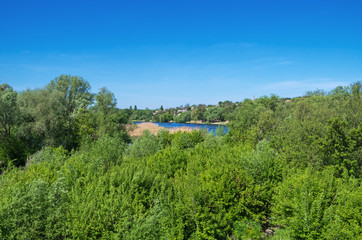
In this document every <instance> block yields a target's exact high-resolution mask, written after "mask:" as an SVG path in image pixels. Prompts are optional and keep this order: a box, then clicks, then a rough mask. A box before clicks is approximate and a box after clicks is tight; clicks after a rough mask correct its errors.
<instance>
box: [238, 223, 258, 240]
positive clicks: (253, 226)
mask: <svg viewBox="0 0 362 240" xmlns="http://www.w3.org/2000/svg"><path fill="white" fill-rule="evenodd" d="M261 230H262V228H261V226H260V224H259V223H257V222H255V221H252V220H248V219H244V220H243V221H236V222H235V223H234V232H233V236H234V237H235V238H236V239H259V238H260V237H261Z"/></svg>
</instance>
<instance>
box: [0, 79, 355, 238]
mask: <svg viewBox="0 0 362 240" xmlns="http://www.w3.org/2000/svg"><path fill="white" fill-rule="evenodd" d="M361 90H362V88H361V83H360V82H357V83H355V84H352V85H350V86H348V87H337V88H336V89H334V90H333V91H331V92H328V93H326V92H324V91H315V92H308V93H307V94H306V96H303V97H299V98H293V99H290V100H286V99H281V98H279V97H277V96H275V95H271V96H270V97H261V98H258V99H255V100H254V101H252V100H248V99H245V100H244V101H243V102H240V103H231V102H224V103H219V105H218V106H208V107H206V106H203V105H199V106H197V107H196V108H193V109H192V107H190V106H187V107H186V108H187V110H186V111H184V112H182V110H181V112H179V113H180V114H179V115H176V117H175V115H174V111H175V110H172V111H171V112H168V114H169V115H167V111H169V110H167V109H166V110H164V109H163V107H162V106H161V108H160V109H159V110H158V111H159V112H160V111H162V114H153V113H154V112H155V111H156V110H154V111H152V110H148V109H146V110H139V109H136V108H137V107H136V106H134V108H132V107H131V108H130V109H123V110H120V109H117V108H116V100H115V98H114V95H113V94H112V93H111V92H109V91H108V90H107V89H106V88H102V89H100V91H99V92H98V93H97V94H92V93H91V92H90V86H89V84H88V82H87V81H85V80H84V79H82V78H80V77H75V76H68V75H62V76H60V77H58V78H56V79H54V80H53V81H52V82H51V83H50V84H49V85H48V86H46V87H45V88H43V89H36V90H27V91H24V92H15V91H14V90H13V89H12V88H11V87H10V86H8V85H6V84H3V85H1V86H0V113H1V114H0V168H1V175H0V238H1V239H273V240H277V239H362V185H361V180H362V159H361V156H362V144H361V143H362V124H361V119H362V93H361ZM161 109H162V110H161ZM195 109H196V110H195ZM176 111H180V109H178V110H176ZM188 114H189V115H188ZM156 117H160V118H161V117H162V119H166V120H165V121H169V120H170V119H173V120H175V118H179V119H181V120H180V121H184V120H185V119H186V120H187V121H189V120H203V121H210V122H211V121H224V120H230V123H229V125H228V126H229V133H228V134H226V135H225V134H224V133H223V132H222V130H221V129H220V131H218V134H217V136H213V135H209V134H207V132H205V131H192V132H183V133H181V132H177V133H174V134H171V133H169V132H168V131H160V132H159V133H158V134H157V135H156V136H154V135H152V134H150V133H149V132H145V134H144V135H143V136H142V137H140V138H137V139H131V138H130V137H129V136H128V135H127V133H126V132H125V124H126V123H128V122H129V121H130V119H139V120H140V119H143V120H146V119H147V118H148V119H149V120H152V119H153V120H155V118H156ZM183 117H184V120H182V119H183ZM186 120H185V121H186ZM158 121H160V120H158Z"/></svg>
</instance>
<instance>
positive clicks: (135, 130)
mask: <svg viewBox="0 0 362 240" xmlns="http://www.w3.org/2000/svg"><path fill="white" fill-rule="evenodd" d="M126 129H127V132H128V134H129V135H130V136H131V137H140V136H142V135H143V131H144V130H148V131H150V133H152V134H154V135H157V133H158V132H159V131H161V130H167V131H169V132H170V133H174V132H178V131H181V132H191V131H192V130H195V128H191V127H176V128H165V127H161V126H158V125H157V124H156V123H150V122H143V123H139V124H128V125H127V126H126Z"/></svg>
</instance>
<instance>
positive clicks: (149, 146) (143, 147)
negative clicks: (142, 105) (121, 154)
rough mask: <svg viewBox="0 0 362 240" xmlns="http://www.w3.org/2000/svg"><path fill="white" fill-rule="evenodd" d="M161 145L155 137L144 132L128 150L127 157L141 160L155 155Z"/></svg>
mask: <svg viewBox="0 0 362 240" xmlns="http://www.w3.org/2000/svg"><path fill="white" fill-rule="evenodd" d="M160 148H161V145H160V143H159V141H158V140H157V138H156V136H154V135H153V134H151V133H150V132H149V131H147V130H145V131H144V132H143V135H142V137H140V138H138V139H136V140H135V141H134V142H133V144H132V145H131V146H130V147H129V148H128V150H127V155H129V156H130V157H134V158H142V157H146V156H150V155H153V154H155V153H156V152H157V151H158V150H159V149H160Z"/></svg>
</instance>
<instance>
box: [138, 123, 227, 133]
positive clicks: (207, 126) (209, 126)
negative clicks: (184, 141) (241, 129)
mask: <svg viewBox="0 0 362 240" xmlns="http://www.w3.org/2000/svg"><path fill="white" fill-rule="evenodd" d="M134 123H135V124H140V123H144V122H134ZM152 123H154V124H157V125H158V126H160V127H165V128H178V127H189V128H195V129H197V128H205V129H207V131H208V132H213V133H216V129H217V128H218V127H219V126H221V127H222V128H224V132H225V133H228V131H229V129H228V128H227V127H225V126H224V125H214V124H194V123H175V122H170V123H161V122H152Z"/></svg>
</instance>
